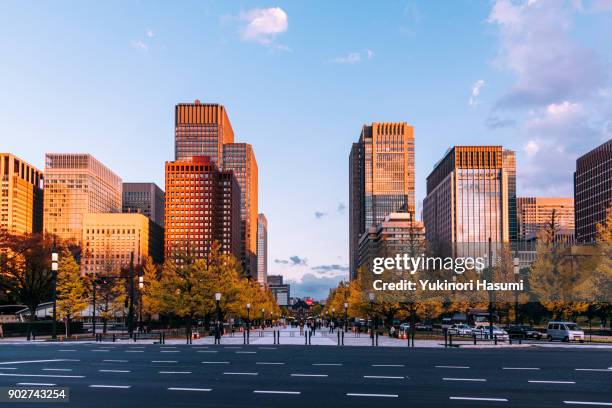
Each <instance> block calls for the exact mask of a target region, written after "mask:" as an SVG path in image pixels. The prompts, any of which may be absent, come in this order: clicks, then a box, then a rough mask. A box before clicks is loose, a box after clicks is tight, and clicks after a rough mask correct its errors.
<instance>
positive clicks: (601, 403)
mask: <svg viewBox="0 0 612 408" xmlns="http://www.w3.org/2000/svg"><path fill="white" fill-rule="evenodd" d="M563 403H564V404H569V405H599V406H606V407H612V402H596V401H563Z"/></svg>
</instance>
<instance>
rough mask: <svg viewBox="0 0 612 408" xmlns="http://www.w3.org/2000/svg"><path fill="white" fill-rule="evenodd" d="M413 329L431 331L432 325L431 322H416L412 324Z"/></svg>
mask: <svg viewBox="0 0 612 408" xmlns="http://www.w3.org/2000/svg"><path fill="white" fill-rule="evenodd" d="M414 328H415V330H419V331H432V330H433V326H432V325H431V323H416V324H415V325H414Z"/></svg>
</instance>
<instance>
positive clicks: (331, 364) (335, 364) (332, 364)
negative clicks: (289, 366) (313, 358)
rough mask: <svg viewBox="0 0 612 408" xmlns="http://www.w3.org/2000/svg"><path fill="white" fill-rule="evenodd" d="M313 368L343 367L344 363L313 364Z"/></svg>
mask: <svg viewBox="0 0 612 408" xmlns="http://www.w3.org/2000/svg"><path fill="white" fill-rule="evenodd" d="M312 365H313V366H341V365H342V363H313V364H312Z"/></svg>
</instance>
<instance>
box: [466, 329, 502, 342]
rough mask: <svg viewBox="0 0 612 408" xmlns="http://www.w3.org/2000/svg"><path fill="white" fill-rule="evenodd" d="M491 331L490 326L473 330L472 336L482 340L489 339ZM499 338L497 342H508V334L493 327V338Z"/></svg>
mask: <svg viewBox="0 0 612 408" xmlns="http://www.w3.org/2000/svg"><path fill="white" fill-rule="evenodd" d="M490 334H491V331H490V328H489V326H486V327H485V326H481V327H477V328H475V329H473V330H472V335H475V336H476V337H477V338H480V339H488V338H489V337H490ZM495 337H497V340H508V338H509V337H508V332H506V331H505V330H502V329H500V328H499V327H497V326H493V338H495Z"/></svg>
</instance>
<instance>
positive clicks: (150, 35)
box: [146, 28, 155, 38]
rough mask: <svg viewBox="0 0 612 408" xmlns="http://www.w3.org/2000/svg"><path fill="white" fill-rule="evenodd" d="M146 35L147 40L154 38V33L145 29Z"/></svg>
mask: <svg viewBox="0 0 612 408" xmlns="http://www.w3.org/2000/svg"><path fill="white" fill-rule="evenodd" d="M146 34H147V37H149V38H153V37H155V33H154V32H153V30H151V29H150V28H148V29H147V32H146Z"/></svg>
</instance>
